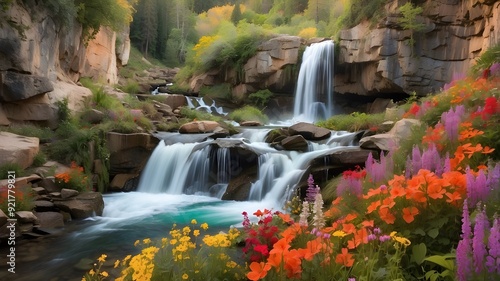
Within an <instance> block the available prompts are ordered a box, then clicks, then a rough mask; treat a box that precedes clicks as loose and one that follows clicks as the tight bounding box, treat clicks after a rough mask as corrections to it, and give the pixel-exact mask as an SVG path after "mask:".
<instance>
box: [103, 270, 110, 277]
mask: <svg viewBox="0 0 500 281" xmlns="http://www.w3.org/2000/svg"><path fill="white" fill-rule="evenodd" d="M101 275H102V276H104V277H108V276H109V274H108V273H107V272H106V271H103V272H101Z"/></svg>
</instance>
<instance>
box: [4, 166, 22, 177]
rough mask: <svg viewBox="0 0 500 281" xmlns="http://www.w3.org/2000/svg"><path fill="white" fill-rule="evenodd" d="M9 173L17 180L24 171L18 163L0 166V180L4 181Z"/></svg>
mask: <svg viewBox="0 0 500 281" xmlns="http://www.w3.org/2000/svg"><path fill="white" fill-rule="evenodd" d="M9 172H14V174H15V175H16V177H17V178H18V177H22V176H23V175H24V169H23V167H21V165H19V164H18V163H5V164H2V165H0V179H6V178H7V177H8V174H9Z"/></svg>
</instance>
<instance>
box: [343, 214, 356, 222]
mask: <svg viewBox="0 0 500 281" xmlns="http://www.w3.org/2000/svg"><path fill="white" fill-rule="evenodd" d="M357 217H358V215H356V214H354V213H349V214H347V216H346V217H345V221H347V222H349V221H352V220H354V219H355V218H357Z"/></svg>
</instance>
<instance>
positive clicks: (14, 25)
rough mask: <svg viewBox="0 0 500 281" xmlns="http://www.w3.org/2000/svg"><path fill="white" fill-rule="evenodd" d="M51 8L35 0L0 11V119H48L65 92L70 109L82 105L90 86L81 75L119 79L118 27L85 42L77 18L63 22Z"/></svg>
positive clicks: (123, 55) (123, 48)
mask: <svg viewBox="0 0 500 281" xmlns="http://www.w3.org/2000/svg"><path fill="white" fill-rule="evenodd" d="M16 3H17V2H16ZM48 14H49V13H48V11H47V10H46V9H45V6H43V5H40V4H36V2H33V5H30V6H29V7H27V6H23V5H22V4H13V6H12V7H11V8H10V9H9V10H7V11H5V12H0V16H1V17H2V18H3V19H4V20H2V22H1V23H2V25H1V26H0V83H1V85H2V87H1V88H0V102H1V104H0V122H1V124H0V125H7V124H9V122H10V121H14V120H15V121H38V122H40V121H41V122H47V123H48V124H49V125H50V123H53V122H54V121H55V120H56V115H57V108H56V107H55V106H54V105H53V103H54V102H55V101H57V100H61V99H63V98H65V97H68V100H69V106H70V108H71V109H78V108H79V107H81V106H82V99H83V98H84V97H85V96H88V95H90V92H89V90H88V89H86V88H83V87H80V86H78V85H76V84H75V82H77V81H78V79H79V78H80V77H84V76H85V77H92V78H94V79H97V80H99V81H102V82H107V83H110V84H114V83H116V82H117V59H116V53H115V48H116V46H115V42H116V34H115V32H113V31H111V30H109V29H107V28H101V31H100V32H99V34H98V35H97V37H96V39H95V40H92V41H90V42H89V43H88V45H87V46H85V44H84V42H83V41H82V39H81V33H82V28H81V26H80V25H79V24H77V23H76V22H75V23H74V24H73V26H72V27H70V28H69V27H61V25H59V24H58V23H57V22H56V20H54V19H53V18H52V17H50V16H48ZM20 30H22V32H20ZM122 37H123V36H122ZM124 38H126V39H128V36H124ZM126 39H122V40H120V42H121V45H120V46H119V48H117V49H119V50H120V62H121V63H122V64H126V61H127V60H128V51H129V49H130V47H129V46H130V45H129V44H130V43H129V42H130V41H128V40H126ZM2 108H3V110H2ZM2 117H3V118H2Z"/></svg>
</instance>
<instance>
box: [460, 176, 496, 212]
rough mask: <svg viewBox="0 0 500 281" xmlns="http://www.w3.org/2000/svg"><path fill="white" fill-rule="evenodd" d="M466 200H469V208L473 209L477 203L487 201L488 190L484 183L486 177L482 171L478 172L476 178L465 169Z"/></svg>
mask: <svg viewBox="0 0 500 281" xmlns="http://www.w3.org/2000/svg"><path fill="white" fill-rule="evenodd" d="M465 176H466V181H467V184H466V185H467V198H468V199H469V207H474V206H475V205H476V204H477V203H478V202H480V201H485V200H486V199H488V196H489V193H490V190H489V188H488V185H487V183H486V181H487V179H486V175H485V174H484V172H483V170H480V171H479V173H478V175H477V177H476V176H475V175H474V174H473V173H472V172H471V170H470V169H467V172H466V175H465Z"/></svg>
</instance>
